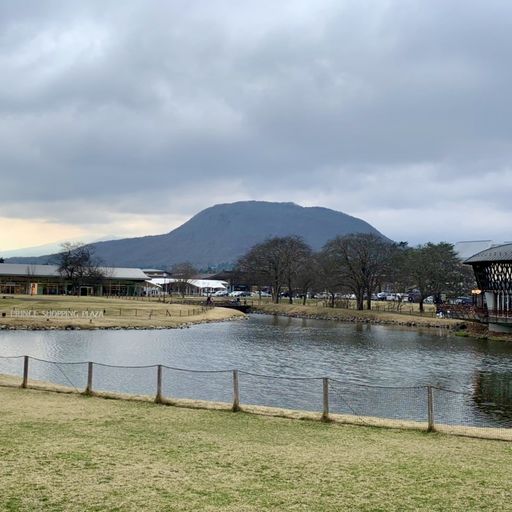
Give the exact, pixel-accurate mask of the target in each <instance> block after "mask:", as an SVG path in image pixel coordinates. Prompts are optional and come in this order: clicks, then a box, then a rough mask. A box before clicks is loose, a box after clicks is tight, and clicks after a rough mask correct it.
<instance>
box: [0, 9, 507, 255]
mask: <svg viewBox="0 0 512 512" xmlns="http://www.w3.org/2000/svg"><path fill="white" fill-rule="evenodd" d="M511 49H512V2H508V1H506V0H503V1H493V0H487V1H486V2H467V1H462V0H461V1H452V0H439V1H438V0H423V1H414V0H396V1H393V0H380V1H379V0H374V1H366V0H354V1H342V0H336V1H329V0H311V1H303V0H293V1H285V0H280V1H279V2H276V1H275V0H273V1H266V0H257V1H250V0H244V1H243V2H240V1H236V0H232V1H222V0H204V1H190V0H186V1H185V0H183V1H173V0H169V1H164V0H160V1H148V0H141V1H132V0H123V1H106V0H101V1H93V0H87V1H83V2H80V1H73V2H63V1H61V0H58V1H57V0H56V1H44V0H37V1H36V0H32V1H23V0H16V1H11V2H1V3H0V73H1V77H2V80H0V251H1V250H4V251H5V250H7V249H15V248H18V247H24V246H33V245H38V244H44V243H48V242H54V241H58V240H65V239H82V240H93V239H99V238H103V237H109V236H118V237H119V236H134V235H144V234H156V233H163V232H167V231H170V230H171V229H172V228H174V227H177V226H178V225H180V224H181V223H183V222H184V221H186V220H187V219H188V218H190V217H191V216H192V215H193V214H195V213H197V212H198V211H200V210H202V209H204V208H206V207H208V206H211V205H213V204H216V203H221V202H231V201H237V200H244V199H261V200H269V201H294V202H296V203H298V204H301V205H304V206H326V207H329V208H333V209H336V210H340V211H343V212H346V213H349V214H351V215H355V216H358V217H361V218H363V219H365V220H367V221H368V222H370V223H371V224H373V225H374V226H375V227H377V228H378V229H379V230H381V231H382V232H383V233H384V234H385V235H387V236H388V237H390V238H393V239H395V240H408V241H410V242H411V243H419V242H425V241H429V240H432V241H441V240H447V241H451V242H455V241H458V240H468V239H469V240H474V239H487V238H489V239H495V240H511V239H512V229H511V218H512V151H511V149H512V148H511V145H512V101H511V99H510V98H511V94H512V65H511Z"/></svg>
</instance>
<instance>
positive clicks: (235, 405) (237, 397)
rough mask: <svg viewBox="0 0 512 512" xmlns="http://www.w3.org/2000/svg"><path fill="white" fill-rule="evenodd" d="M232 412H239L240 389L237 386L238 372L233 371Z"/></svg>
mask: <svg viewBox="0 0 512 512" xmlns="http://www.w3.org/2000/svg"><path fill="white" fill-rule="evenodd" d="M231 410H232V411H233V412H237V411H239V410H240V388H239V386H238V370H233V407H232V409H231Z"/></svg>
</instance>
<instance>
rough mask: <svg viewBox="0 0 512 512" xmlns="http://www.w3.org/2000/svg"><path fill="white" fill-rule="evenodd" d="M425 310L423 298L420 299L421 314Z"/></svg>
mask: <svg viewBox="0 0 512 512" xmlns="http://www.w3.org/2000/svg"><path fill="white" fill-rule="evenodd" d="M424 311H425V308H424V307H423V297H421V298H420V313H424Z"/></svg>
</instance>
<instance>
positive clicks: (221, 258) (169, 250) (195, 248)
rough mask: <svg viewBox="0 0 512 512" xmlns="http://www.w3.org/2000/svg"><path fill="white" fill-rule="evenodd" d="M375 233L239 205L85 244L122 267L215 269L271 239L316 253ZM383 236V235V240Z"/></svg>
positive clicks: (264, 206) (312, 215) (357, 222)
mask: <svg viewBox="0 0 512 512" xmlns="http://www.w3.org/2000/svg"><path fill="white" fill-rule="evenodd" d="M350 233H373V234H376V235H378V236H382V237H384V235H382V233H380V232H379V231H378V230H377V229H376V228H374V227H373V226H371V225H370V224H369V223H367V222H366V221H364V220H362V219H359V218H357V217H353V216H351V215H348V214H346V213H343V212H338V211H336V210H332V209H329V208H325V207H322V206H309V207H304V206H299V205H297V204H295V203H290V202H285V203H274V202H267V201H237V202H234V203H222V204H217V205H214V206H210V207H208V208H206V209H204V210H201V211H200V212H199V213H197V214H196V215H194V216H193V217H192V218H191V219H189V220H188V221H187V222H185V223H184V224H182V225H181V226H179V227H177V228H176V229H173V230H171V231H169V232H168V233H165V234H161V235H146V236H142V237H133V238H122V239H117V240H108V241H101V242H95V243H91V244H87V245H88V246H91V247H93V248H94V252H95V255H96V256H97V257H98V258H99V259H100V260H101V261H102V264H105V265H109V266H120V267H139V268H150V267H151V268H169V267H170V266H171V265H173V264H175V263H179V262H182V261H190V262H191V263H192V264H194V265H195V266H197V267H200V268H207V267H216V266H219V265H220V264H229V263H233V262H235V261H236V259H237V258H239V257H240V256H242V255H243V254H244V253H245V252H246V251H247V250H249V249H250V248H251V247H252V246H254V245H255V244H257V243H260V242H262V241H264V240H266V239H267V238H271V237H274V236H288V235H297V236H301V237H302V238H303V239H304V240H305V242H306V243H308V244H309V245H311V247H312V248H313V249H315V250H319V249H320V248H321V247H322V246H323V245H324V244H325V243H326V242H327V241H328V240H330V239H332V238H334V237H335V236H338V235H340V236H343V235H346V234H350ZM384 238H386V237H384ZM52 260H55V255H45V256H39V257H26V258H24V257H15V258H7V259H6V261H9V262H11V263H51V262H52Z"/></svg>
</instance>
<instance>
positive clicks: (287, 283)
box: [237, 236, 311, 304]
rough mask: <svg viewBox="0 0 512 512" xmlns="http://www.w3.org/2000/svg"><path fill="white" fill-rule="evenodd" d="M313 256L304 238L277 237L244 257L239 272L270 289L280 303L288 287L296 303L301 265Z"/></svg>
mask: <svg viewBox="0 0 512 512" xmlns="http://www.w3.org/2000/svg"><path fill="white" fill-rule="evenodd" d="M310 257H311V249H310V247H309V246H308V245H307V244H306V243H305V242H304V241H303V240H302V239H301V238H300V237H297V236H287V237H274V238H269V239H268V240H266V241H265V242H262V243H261V244H257V245H255V246H254V247H253V248H252V249H251V250H250V251H249V252H247V253H246V254H245V255H244V256H242V257H241V258H240V259H239V260H238V263H237V269H238V271H239V272H241V273H244V274H245V275H246V276H250V278H251V280H252V282H253V283H255V284H259V285H260V286H270V287H271V288H272V300H273V302H275V303H276V304H277V303H278V302H279V298H280V295H281V292H282V290H283V288H285V287H286V288H287V289H288V295H289V301H290V302H292V301H293V299H292V296H293V290H294V288H295V280H296V279H297V276H298V274H299V271H300V268H301V265H303V264H304V262H305V261H306V260H307V258H310Z"/></svg>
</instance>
